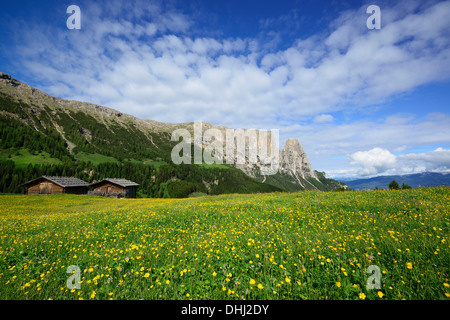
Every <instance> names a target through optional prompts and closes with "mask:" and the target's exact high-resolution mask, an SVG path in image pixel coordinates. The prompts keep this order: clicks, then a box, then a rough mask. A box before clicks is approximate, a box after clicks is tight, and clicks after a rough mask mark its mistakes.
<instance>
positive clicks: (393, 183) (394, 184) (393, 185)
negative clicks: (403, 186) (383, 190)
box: [389, 180, 400, 190]
mask: <svg viewBox="0 0 450 320" xmlns="http://www.w3.org/2000/svg"><path fill="white" fill-rule="evenodd" d="M398 189H400V187H399V185H398V183H397V181H395V180H392V181H391V183H389V190H398Z"/></svg>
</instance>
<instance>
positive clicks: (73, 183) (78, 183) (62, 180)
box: [23, 176, 89, 188]
mask: <svg viewBox="0 0 450 320" xmlns="http://www.w3.org/2000/svg"><path fill="white" fill-rule="evenodd" d="M39 179H46V180H48V181H51V182H53V183H54V184H57V185H59V186H61V187H63V188H66V187H88V186H89V183H87V182H86V181H83V180H81V179H78V178H74V177H55V176H41V177H39V178H36V179H33V180H30V181H28V182H26V183H24V184H23V186H26V185H29V184H32V183H34V182H35V181H37V180H39Z"/></svg>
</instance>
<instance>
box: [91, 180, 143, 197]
mask: <svg viewBox="0 0 450 320" xmlns="http://www.w3.org/2000/svg"><path fill="white" fill-rule="evenodd" d="M138 186H139V184H137V183H135V182H133V181H130V180H127V179H117V178H107V179H103V180H101V181H98V182H95V183H93V184H91V187H92V188H93V190H92V191H89V193H88V194H91V195H98V196H106V197H116V198H136V191H137V187H138Z"/></svg>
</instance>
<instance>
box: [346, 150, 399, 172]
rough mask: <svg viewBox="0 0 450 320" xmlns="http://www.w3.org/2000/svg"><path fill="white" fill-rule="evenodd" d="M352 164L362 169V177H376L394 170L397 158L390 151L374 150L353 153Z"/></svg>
mask: <svg viewBox="0 0 450 320" xmlns="http://www.w3.org/2000/svg"><path fill="white" fill-rule="evenodd" d="M350 164H352V165H357V166H360V167H362V169H361V171H360V175H362V176H367V175H375V174H378V173H380V172H386V171H388V170H389V169H392V168H393V167H394V166H395V165H396V157H395V155H393V154H392V153H390V152H389V150H386V149H383V148H373V149H371V150H369V151H358V152H355V153H353V154H352V155H351V156H350Z"/></svg>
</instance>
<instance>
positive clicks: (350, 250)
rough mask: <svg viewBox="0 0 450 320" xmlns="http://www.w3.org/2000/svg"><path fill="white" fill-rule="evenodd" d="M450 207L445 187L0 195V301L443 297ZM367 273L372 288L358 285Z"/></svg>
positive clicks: (445, 294) (449, 253) (449, 251)
mask: <svg viewBox="0 0 450 320" xmlns="http://www.w3.org/2000/svg"><path fill="white" fill-rule="evenodd" d="M449 208H450V189H449V188H445V187H441V188H426V189H413V190H400V191H364V192H312V191H309V192H302V193H268V194H252V195H237V194H230V195H220V196H208V197H196V198H188V199H110V198H103V197H93V196H74V195H52V196H25V195H14V196H12V195H2V196H0V287H1V290H0V299H205V300H206V299H247V300H252V299H256V300H258V299H267V300H271V299H277V300H278V299H283V300H284V299H331V300H336V299H352V300H353V299H356V300H360V299H365V300H379V299H382V300H386V299H387V300H391V299H427V300H440V299H447V300H448V299H449V296H450V288H449V277H450V275H449V273H450V270H449V266H450V247H449V234H450V214H449V213H450V209H449ZM371 265H376V266H378V267H379V268H380V271H381V278H380V280H381V288H380V289H374V290H369V289H367V288H366V284H367V280H368V277H369V276H370V275H369V274H367V273H366V271H367V268H368V267H369V266H371ZM69 266H78V267H79V268H80V271H81V273H80V275H79V276H80V280H81V284H80V289H70V288H68V287H67V280H68V278H69V277H71V275H70V274H68V273H67V269H68V267H69ZM75 276H76V275H75Z"/></svg>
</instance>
